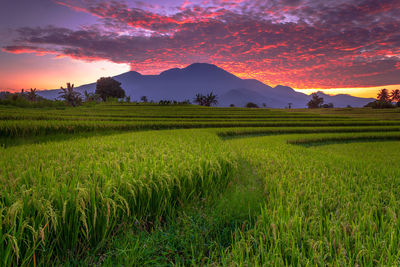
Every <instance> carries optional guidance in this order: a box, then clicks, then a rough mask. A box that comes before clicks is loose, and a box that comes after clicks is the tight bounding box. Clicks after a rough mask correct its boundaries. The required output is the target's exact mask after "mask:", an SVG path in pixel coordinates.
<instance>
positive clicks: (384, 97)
mask: <svg viewBox="0 0 400 267" xmlns="http://www.w3.org/2000/svg"><path fill="white" fill-rule="evenodd" d="M389 100H390V98H389V91H388V90H387V89H386V88H383V89H381V90H380V91H379V93H378V101H379V102H389Z"/></svg>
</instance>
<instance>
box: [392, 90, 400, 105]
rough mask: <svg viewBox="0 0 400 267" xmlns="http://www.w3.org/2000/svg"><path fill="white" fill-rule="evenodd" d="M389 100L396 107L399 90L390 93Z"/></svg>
mask: <svg viewBox="0 0 400 267" xmlns="http://www.w3.org/2000/svg"><path fill="white" fill-rule="evenodd" d="M390 98H391V100H392V102H396V103H397V105H399V101H400V90H399V89H395V90H392V92H391V93H390Z"/></svg>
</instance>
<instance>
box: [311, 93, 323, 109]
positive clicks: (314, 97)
mask: <svg viewBox="0 0 400 267" xmlns="http://www.w3.org/2000/svg"><path fill="white" fill-rule="evenodd" d="M323 103H324V99H323V98H322V97H319V96H318V94H317V93H313V94H311V100H310V101H309V102H308V103H307V106H308V108H320V107H321V105H322V104H323Z"/></svg>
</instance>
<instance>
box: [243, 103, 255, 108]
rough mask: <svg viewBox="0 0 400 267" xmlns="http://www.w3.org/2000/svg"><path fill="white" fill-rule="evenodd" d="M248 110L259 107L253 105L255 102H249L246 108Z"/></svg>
mask: <svg viewBox="0 0 400 267" xmlns="http://www.w3.org/2000/svg"><path fill="white" fill-rule="evenodd" d="M245 107H246V108H258V105H257V104H255V103H253V102H249V103H247V104H246V106H245Z"/></svg>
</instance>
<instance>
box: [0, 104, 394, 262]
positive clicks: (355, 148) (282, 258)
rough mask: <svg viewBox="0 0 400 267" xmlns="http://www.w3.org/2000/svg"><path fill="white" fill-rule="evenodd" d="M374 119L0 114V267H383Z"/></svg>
mask: <svg viewBox="0 0 400 267" xmlns="http://www.w3.org/2000/svg"><path fill="white" fill-rule="evenodd" d="M323 112H325V111H323ZM390 112H391V113H389V115H388V113H387V112H386V113H385V115H384V117H382V118H380V117H379V116H377V115H376V112H375V111H374V110H370V109H353V110H349V109H346V110H340V109H338V110H332V111H330V114H324V115H320V114H319V113H318V112H313V113H310V112H304V111H297V112H292V111H290V112H287V111H284V110H268V109H241V108H205V107H198V106H158V105H129V104H114V105H110V104H104V105H100V104H99V105H95V106H86V107H85V106H84V107H78V108H65V109H61V110H59V109H22V108H21V109H17V108H8V107H0V118H1V121H0V135H1V137H0V144H1V147H0V182H1V184H2V187H1V189H0V260H1V264H0V265H1V266H17V265H18V266H47V265H59V266H88V265H89V266H92V265H103V266H204V265H206V266H207V265H213V266H270V265H276V266H282V265H312V266H314V265H340V266H345V265H351V266H352V265H368V266H372V265H388V266H397V265H399V264H400V250H399V247H400V226H399V221H398V220H399V219H398V217H399V211H400V153H398V151H399V149H400V142H399V140H400V120H398V119H399V118H400V116H399V114H400V112H399V110H398V109H392V110H391V111H390ZM321 113H322V111H321ZM353 113H354V114H360V113H362V114H363V115H362V117H360V116H358V117H357V116H352V114H353ZM341 114H346V115H341Z"/></svg>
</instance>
